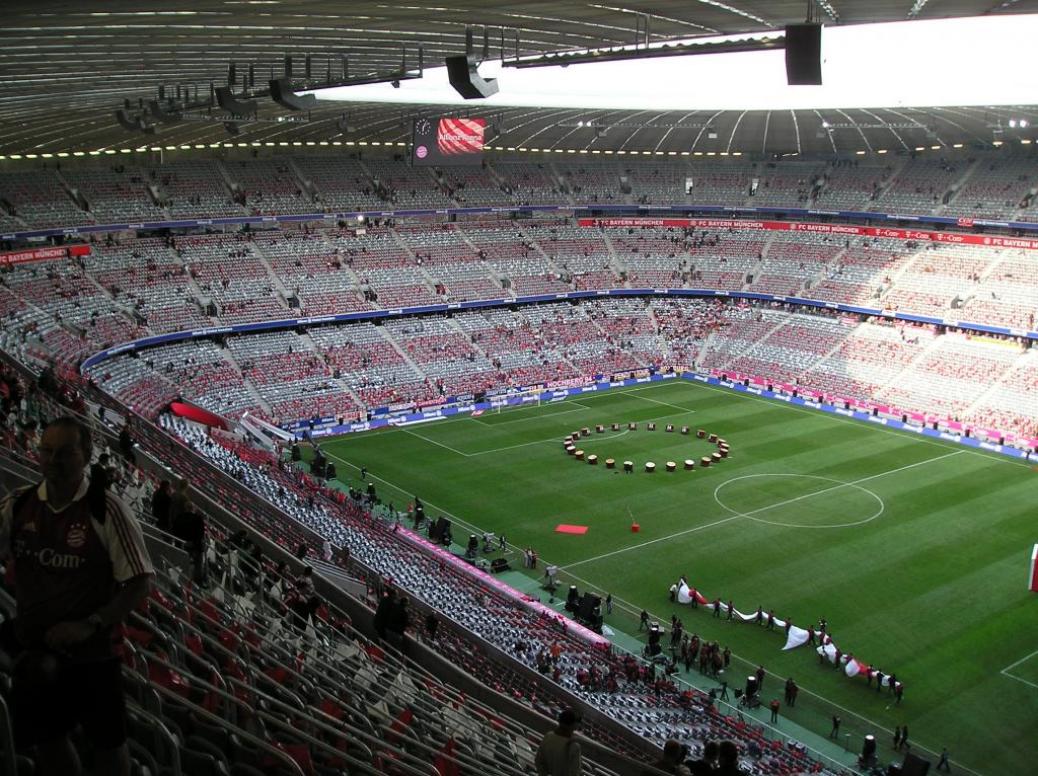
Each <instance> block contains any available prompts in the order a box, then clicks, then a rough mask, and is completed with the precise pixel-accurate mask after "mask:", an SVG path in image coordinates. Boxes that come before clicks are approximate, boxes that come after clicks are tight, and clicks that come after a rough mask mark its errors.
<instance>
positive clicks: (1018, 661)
mask: <svg viewBox="0 0 1038 776" xmlns="http://www.w3.org/2000/svg"><path fill="white" fill-rule="evenodd" d="M1035 655H1038V649H1036V650H1035V651H1034V652H1032V653H1031V654H1030V655H1028V656H1027V657H1022V658H1020V659H1019V660H1017V661H1016V662H1015V663H1013V664H1012V665H1011V666H1006V667H1005V668H1003V669H1002V673H1005V672H1006V671H1012V670H1013V669H1014V668H1016V667H1017V666H1018V665H1020V664H1021V663H1026V662H1027V661H1028V660H1030V659H1031V658H1032V657H1034V656H1035ZM1013 678H1014V679H1015V678H1016V677H1015V676H1014V677H1013Z"/></svg>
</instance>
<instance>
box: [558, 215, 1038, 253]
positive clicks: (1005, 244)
mask: <svg viewBox="0 0 1038 776" xmlns="http://www.w3.org/2000/svg"><path fill="white" fill-rule="evenodd" d="M577 223H578V224H579V225H580V226H584V227H598V226H601V227H606V228H610V227H612V228H635V227H655V228H663V229H669V228H678V229H685V228H688V227H694V228H697V229H734V230H736V231H746V232H751V231H765V232H811V233H813V234H832V235H847V236H859V237H886V238H889V239H893V240H916V241H919V242H939V243H947V244H949V245H981V246H984V247H989V248H1019V249H1022V250H1029V251H1035V250H1038V240H1031V239H1027V238H1023V237H999V236H989V235H984V234H959V233H957V232H930V231H924V230H919V229H891V228H889V227H885V226H854V225H853V224H815V223H805V222H800V221H744V220H740V219H732V218H581V219H579V221H578V222H577Z"/></svg>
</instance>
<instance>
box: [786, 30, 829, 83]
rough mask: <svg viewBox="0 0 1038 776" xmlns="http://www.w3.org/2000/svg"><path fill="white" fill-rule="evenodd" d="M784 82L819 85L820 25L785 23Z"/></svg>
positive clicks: (820, 73)
mask: <svg viewBox="0 0 1038 776" xmlns="http://www.w3.org/2000/svg"><path fill="white" fill-rule="evenodd" d="M786 83H788V84H789V85H790V86H821V84H822V25H821V24H787V25H786Z"/></svg>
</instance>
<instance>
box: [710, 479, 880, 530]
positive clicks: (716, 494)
mask: <svg viewBox="0 0 1038 776" xmlns="http://www.w3.org/2000/svg"><path fill="white" fill-rule="evenodd" d="M757 477H799V478H801V479H808V480H821V481H822V482H831V483H833V484H834V486H835V487H833V488H832V490H836V488H838V487H843V488H853V489H854V490H858V491H861V492H862V493H864V494H866V495H867V496H871V497H872V498H873V499H875V500H876V502H877V503H878V504H879V508H878V509H877V510H876V511H875V512H874V513H873V514H871V515H869V516H868V517H866V518H865V519H864V520H856V521H855V522H852V523H835V524H832V525H804V524H803V523H783V522H781V521H779V520H765V519H764V518H763V517H757V516H756V515H757V514H759V513H762V512H767V511H768V510H769V509H772V508H773V507H777V506H785V505H786V504H792V503H795V502H796V501H800V500H806V499H809V498H811V497H812V496H815V495H821V494H822V493H825V492H826V491H827V489H825V488H823V489H822V490H821V491H818V492H816V493H805V494H804V495H803V496H797V497H795V498H792V499H787V500H785V501H779V502H777V503H776V504H768V505H766V506H763V507H759V508H758V509H751V510H750V511H749V512H742V511H740V510H738V509H733V508H732V507H730V506H728V505H727V504H725V503H724V501H722V500H721V495H720V494H721V491H722V490H724V489H725V488H726V487H727V486H729V485H731V484H732V483H733V482H738V481H739V480H752V479H754V478H757ZM714 501H716V502H717V504H718V506H720V507H721V509H724V510H725V511H727V512H731V513H732V514H733V515H738V516H739V517H745V518H746V519H747V520H754V521H756V522H758V523H766V524H767V525H778V526H782V527H784V528H851V527H853V526H856V525H864V524H865V523H871V522H872V521H873V520H875V519H876V518H877V517H879V516H880V515H882V514H883V512H884V510H886V504H885V503H884V502H883V499H882V498H880V497H879V496H877V495H876V494H875V493H873V492H872V491H871V490H869V489H868V488H863V487H862V486H861V485H856V484H855V483H853V482H843V481H842V480H835V479H833V478H831V477H820V476H818V475H815V474H744V475H742V476H741V477H733V478H732V479H730V480H725V481H724V482H722V483H721V484H720V485H718V486H717V487H716V488H714Z"/></svg>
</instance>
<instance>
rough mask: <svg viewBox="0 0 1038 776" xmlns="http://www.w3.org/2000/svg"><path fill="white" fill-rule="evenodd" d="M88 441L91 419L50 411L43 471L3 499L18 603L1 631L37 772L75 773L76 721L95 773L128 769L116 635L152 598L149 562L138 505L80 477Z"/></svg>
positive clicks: (1, 541)
mask: <svg viewBox="0 0 1038 776" xmlns="http://www.w3.org/2000/svg"><path fill="white" fill-rule="evenodd" d="M91 452H92V439H91V434H90V429H89V427H87V426H85V425H84V424H82V423H81V422H80V421H78V420H77V419H75V418H72V417H61V418H58V419H57V420H55V421H53V422H51V423H50V424H49V425H48V426H47V428H46V429H45V431H44V433H43V437H42V439H41V441H40V446H39V455H40V469H41V471H42V474H43V481H42V482H41V483H40V484H39V485H38V486H36V487H30V488H26V489H23V490H21V491H19V492H16V493H15V494H13V495H12V496H11V497H9V498H8V499H7V500H6V501H5V503H4V504H3V507H2V508H0V556H2V557H4V558H12V564H11V565H12V566H13V573H14V579H15V582H14V594H15V601H16V603H17V617H16V618H15V619H13V620H10V621H7V622H5V623H4V626H3V629H2V632H0V636H2V641H3V643H4V648H5V649H6V651H7V652H8V653H9V654H10V655H11V656H12V657H14V658H15V663H14V671H13V682H12V683H13V687H12V691H11V698H10V700H11V703H12V717H13V721H14V732H15V737H16V741H17V744H18V748H19V749H20V750H21V751H23V752H26V753H28V750H30V749H31V748H32V747H36V751H35V764H36V770H35V773H38V774H40V776H75V775H76V774H79V773H81V768H80V762H79V757H78V755H77V753H76V750H75V748H74V747H73V746H72V743H71V742H70V741H69V738H68V734H69V733H70V732H71V731H72V730H73V728H75V727H76V725H77V724H79V725H81V726H82V729H83V733H84V735H85V737H86V739H87V741H89V743H90V744H91V745H92V747H93V753H94V767H93V770H92V773H94V774H98V775H99V776H100V775H103V776H128V774H129V773H130V758H129V753H128V750H127V746H126V720H125V700H124V697H123V690H122V671H121V668H122V666H121V663H120V661H119V659H118V658H117V657H116V656H115V654H114V652H113V642H112V636H113V629H114V628H115V627H116V626H117V625H118V624H119V623H120V622H122V620H123V619H124V618H125V617H126V616H127V615H128V614H129V613H130V612H131V611H133V609H134V608H136V607H137V606H138V605H139V604H140V603H141V601H143V600H144V599H145V598H146V597H147V595H148V590H149V588H150V584H151V576H152V574H153V570H152V566H151V559H150V558H149V557H148V551H147V548H146V547H145V545H144V539H143V536H142V534H141V529H140V525H139V524H138V523H137V520H136V519H135V518H134V516H133V514H132V513H131V512H130V510H129V509H128V508H127V506H126V505H125V504H124V503H123V502H122V501H121V500H120V499H119V498H118V497H117V496H115V495H113V494H111V493H109V492H107V491H106V490H105V489H103V488H102V487H100V486H99V485H98V484H97V483H93V484H92V483H91V481H90V479H89V477H88V476H87V474H86V471H87V465H88V463H89V461H90V456H91ZM44 558H47V559H49V560H48V561H44Z"/></svg>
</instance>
